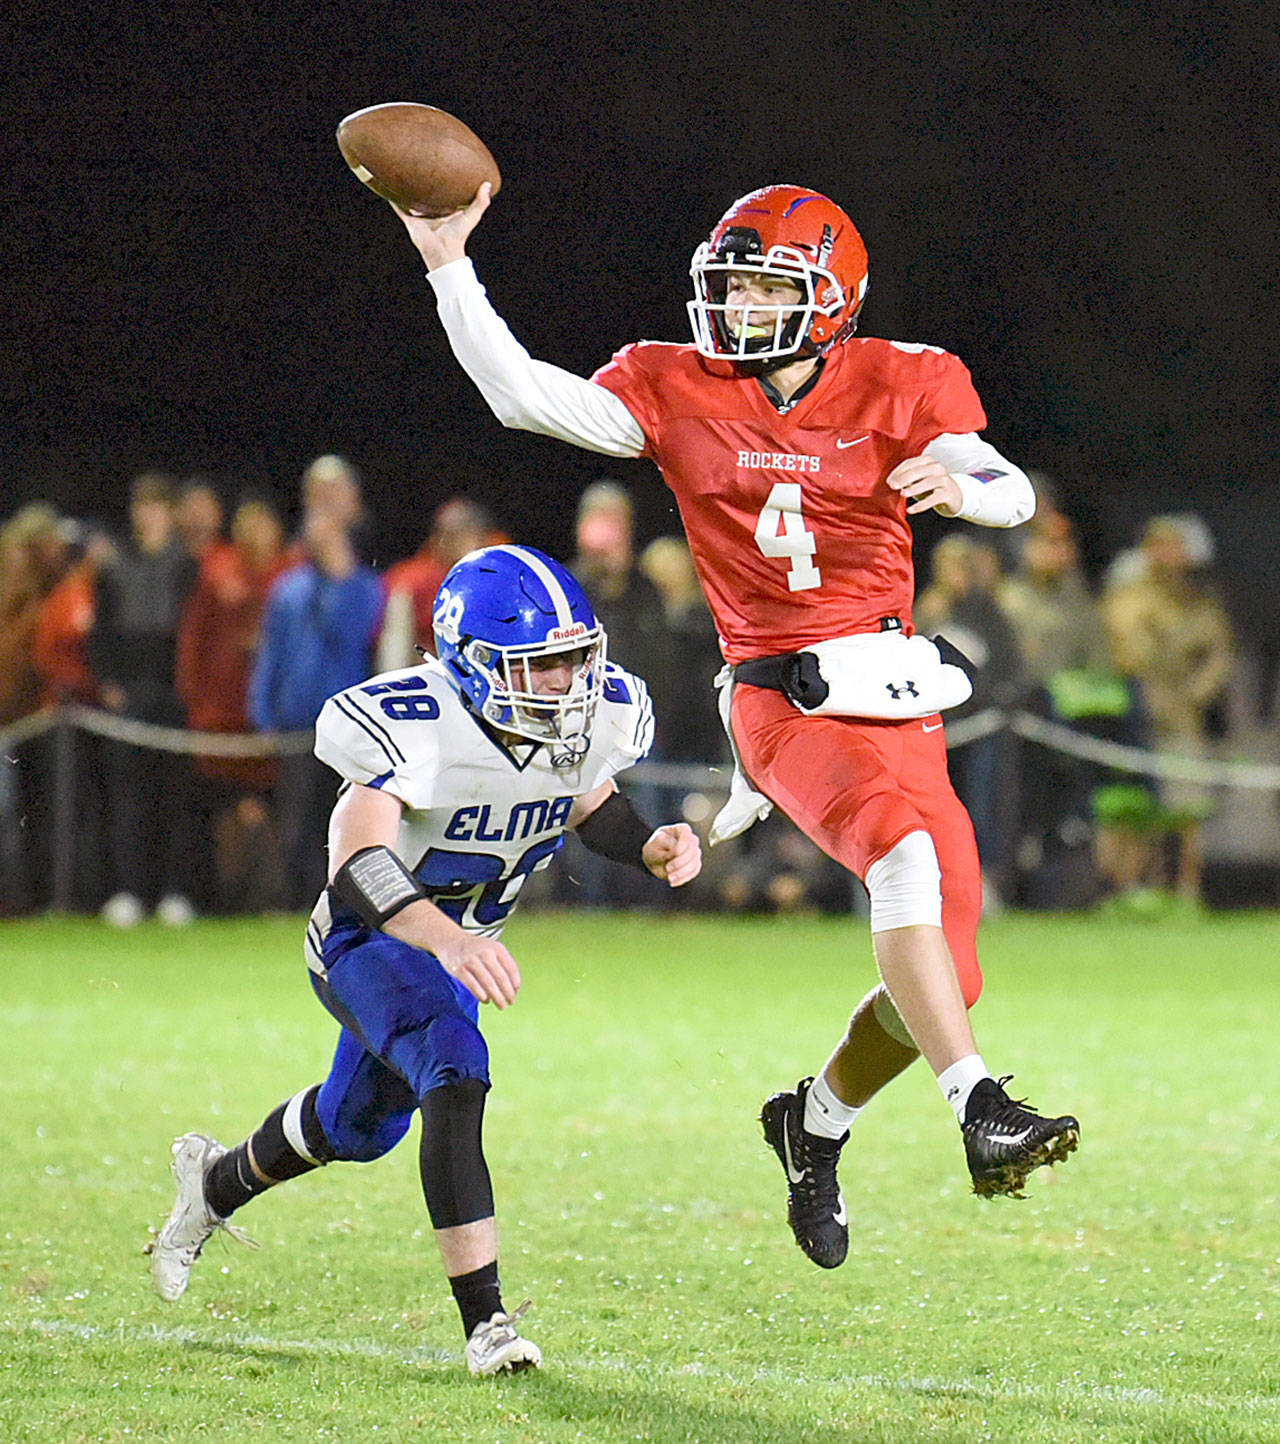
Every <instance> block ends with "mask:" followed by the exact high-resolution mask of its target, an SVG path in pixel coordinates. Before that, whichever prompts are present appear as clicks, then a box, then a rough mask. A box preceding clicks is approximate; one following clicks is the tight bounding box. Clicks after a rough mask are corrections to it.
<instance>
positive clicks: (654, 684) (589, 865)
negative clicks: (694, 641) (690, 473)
mask: <svg viewBox="0 0 1280 1444" xmlns="http://www.w3.org/2000/svg"><path fill="white" fill-rule="evenodd" d="M633 527H634V523H633V516H632V507H631V498H630V496H629V495H628V494H627V491H626V489H625V488H624V487H623V486H622V485H621V483H619V482H617V481H611V480H609V479H603V480H600V481H596V482H593V483H592V484H591V485H590V486H589V487H587V489H586V490H585V491H584V492H583V493H582V497H581V499H580V501H579V503H578V515H577V525H576V531H575V535H576V543H577V551H576V554H575V556H574V559H573V561H572V562H571V563H570V565H569V570H570V571H571V572H572V573H573V575H574V576H575V577H576V578H577V579H578V581H579V583H580V584H581V586H582V590H583V591H584V592H586V594H587V598H588V600H589V601H590V603H591V605H592V607H593V608H594V610H595V613H596V616H597V617H599V619H600V623H601V625H602V626H603V627H604V629H605V633H606V634H607V636H608V638H609V657H610V660H611V661H614V662H617V663H618V665H619V666H620V667H625V668H626V669H627V670H628V671H632V672H637V673H638V674H639V675H640V676H642V677H644V678H645V680H646V681H647V682H648V684H649V691H650V695H651V697H652V699H653V711H654V718H655V721H656V725H657V740H656V742H655V744H654V749H653V754H652V756H653V760H654V761H655V762H663V761H667V760H669V759H670V757H671V755H672V754H671V747H672V744H673V741H674V737H673V732H674V731H675V729H676V728H678V726H679V717H678V715H677V713H676V709H675V707H674V706H673V705H672V704H673V702H674V701H675V698H674V695H673V690H674V688H673V684H674V675H673V674H674V654H673V650H672V644H671V634H670V632H669V631H668V629H667V619H666V613H665V611H664V609H663V605H662V597H661V596H660V595H659V593H658V589H657V588H656V587H655V586H654V585H653V583H652V582H651V581H650V580H649V578H648V577H646V576H645V575H644V573H643V572H642V571H641V570H640V569H639V567H638V566H637V565H636V559H635V551H634V543H633ZM635 795H636V797H637V798H638V799H639V800H640V805H641V806H642V807H644V808H645V809H646V810H648V811H653V810H655V809H660V808H661V806H663V805H664V802H663V799H662V797H661V794H660V793H659V792H658V791H657V790H651V789H646V788H637V790H636V794H635ZM563 875H567V876H568V877H569V879H570V881H571V883H572V885H573V891H572V893H571V894H569V895H568V896H567V897H565V899H564V901H572V902H574V903H582V904H585V905H587V906H592V905H601V904H614V905H618V906H639V905H641V904H642V902H645V901H653V897H652V894H651V893H650V892H649V891H648V890H647V889H644V888H643V880H642V879H639V878H637V876H636V875H635V872H634V869H631V868H625V867H622V866H620V865H619V864H617V863H612V862H610V861H609V860H608V859H607V858H601V857H597V856H595V855H594V854H592V853H590V852H588V851H587V850H586V849H585V848H583V847H581V846H579V845H578V843H577V842H576V840H575V839H570V840H569V841H568V843H567V844H566V847H565V853H564V868H563V870H562V876H563ZM668 902H669V899H667V898H663V899H661V900H660V902H658V903H657V904H656V905H659V906H665V905H667V903H668Z"/></svg>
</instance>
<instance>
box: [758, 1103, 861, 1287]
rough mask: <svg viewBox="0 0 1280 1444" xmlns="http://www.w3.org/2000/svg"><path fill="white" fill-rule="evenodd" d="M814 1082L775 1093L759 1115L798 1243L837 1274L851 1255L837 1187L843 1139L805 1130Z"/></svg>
mask: <svg viewBox="0 0 1280 1444" xmlns="http://www.w3.org/2000/svg"><path fill="white" fill-rule="evenodd" d="M812 1082H813V1079H812V1078H804V1079H801V1081H800V1082H799V1083H797V1084H796V1091H795V1092H794V1093H775V1094H774V1095H773V1097H772V1098H770V1099H768V1100H767V1101H766V1103H765V1105H764V1107H763V1108H762V1109H761V1110H760V1122H761V1125H762V1126H763V1128H764V1139H765V1142H766V1143H767V1144H768V1145H769V1147H770V1148H772V1149H773V1151H774V1152H775V1153H776V1154H777V1155H778V1161H779V1162H780V1163H781V1164H782V1167H783V1170H784V1171H785V1172H786V1175H787V1219H788V1221H789V1222H790V1224H791V1231H792V1233H794V1234H795V1236H796V1243H798V1244H799V1245H800V1247H801V1248H802V1249H803V1250H804V1252H805V1254H806V1255H807V1257H809V1258H811V1259H812V1260H813V1262H814V1263H816V1264H817V1265H818V1267H819V1268H824V1269H834V1268H839V1266H840V1265H841V1264H842V1263H843V1262H844V1260H845V1255H846V1254H847V1253H848V1252H849V1225H848V1217H847V1215H846V1214H845V1209H844V1199H843V1198H842V1197H841V1196H840V1185H839V1183H838V1182H837V1181H836V1164H837V1163H838V1162H839V1161H840V1150H841V1148H843V1147H844V1142H845V1138H848V1136H849V1135H848V1133H846V1134H845V1135H844V1138H820V1137H819V1136H818V1135H817V1134H816V1133H807V1132H806V1131H805V1128H804V1100H805V1097H806V1096H807V1094H808V1092H809V1085H810V1084H811V1083H812Z"/></svg>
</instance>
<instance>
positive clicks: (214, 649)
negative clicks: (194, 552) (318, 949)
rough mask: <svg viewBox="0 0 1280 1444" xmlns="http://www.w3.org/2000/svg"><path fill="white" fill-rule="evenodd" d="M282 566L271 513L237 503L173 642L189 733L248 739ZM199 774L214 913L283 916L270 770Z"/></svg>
mask: <svg viewBox="0 0 1280 1444" xmlns="http://www.w3.org/2000/svg"><path fill="white" fill-rule="evenodd" d="M284 566H285V561H284V528H283V526H282V524H281V521H280V517H279V515H278V514H277V513H276V511H275V508H274V507H273V506H271V504H270V503H269V502H266V501H263V500H259V499H256V498H255V499H250V500H246V501H242V502H241V503H240V505H239V506H238V507H237V508H236V512H235V516H234V518H233V520H232V524H231V541H230V542H229V543H228V544H227V545H225V546H215V547H213V548H212V549H211V550H209V551H207V552H206V555H205V560H204V563H203V565H202V566H201V568H200V578H199V581H198V582H197V584H196V588H195V591H194V592H193V593H192V596H191V598H190V600H189V601H188V603H187V606H186V609H185V611H184V612H183V615H182V624H181V627H180V628H179V632H178V672H177V676H178V691H179V694H180V695H181V697H182V700H183V703H184V705H185V707H186V713H187V726H188V727H190V728H191V729H192V730H193V731H197V732H229V733H245V732H249V731H250V730H251V724H250V722H249V713H248V688H249V674H250V671H251V669H252V666H253V658H254V655H255V653H256V652H257V649H258V632H259V626H260V623H261V620H262V612H263V608H264V606H265V605H266V600H267V594H268V592H269V591H270V589H271V586H272V584H273V583H274V582H275V580H276V578H277V577H278V576H279V575H280V573H281V572H282V570H283V569H284ZM196 771H197V773H198V774H199V776H200V778H201V784H202V785H201V787H200V788H199V792H200V795H201V801H202V808H201V811H202V813H203V814H204V815H205V817H206V819H207V821H208V823H209V826H208V828H207V832H208V835H209V839H210V842H211V845H212V847H213V857H214V863H215V866H214V870H213V871H214V877H215V880H216V881H215V889H216V893H215V897H214V899H213V901H214V902H215V904H216V906H217V907H218V909H219V910H220V911H223V912H234V911H252V912H261V911H267V910H270V909H272V908H278V907H280V906H281V905H282V898H283V863H282V860H281V856H280V847H279V843H278V840H277V838H276V836H275V830H274V824H273V822H272V819H271V816H270V812H269V810H268V807H267V804H266V794H267V793H268V791H269V790H270V788H271V786H272V784H273V782H274V781H275V764H274V762H273V761H272V760H271V759H268V758H236V757H200V758H197V759H196Z"/></svg>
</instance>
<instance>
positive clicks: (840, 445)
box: [836, 431, 871, 451]
mask: <svg viewBox="0 0 1280 1444" xmlns="http://www.w3.org/2000/svg"><path fill="white" fill-rule="evenodd" d="M870 437H871V433H870V432H869V431H868V432H867V434H866V435H865V436H855V437H854V438H853V440H852V441H842V440H841V439H840V438H839V437H838V436H837V437H836V450H837V451H848V449H849V448H850V447H851V446H857V444H858V443H859V442H860V441H867V440H869V439H870Z"/></svg>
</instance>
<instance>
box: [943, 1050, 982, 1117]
mask: <svg viewBox="0 0 1280 1444" xmlns="http://www.w3.org/2000/svg"><path fill="white" fill-rule="evenodd" d="M990 1077H991V1074H990V1073H989V1072H988V1071H987V1065H986V1064H985V1063H984V1062H983V1061H982V1054H981V1053H970V1054H969V1056H968V1057H967V1058H961V1059H960V1060H959V1061H958V1062H955V1063H952V1064H951V1066H950V1067H949V1068H944V1069H943V1070H942V1072H941V1073H939V1074H938V1087H939V1088H941V1089H942V1096H943V1097H944V1098H945V1099H946V1100H947V1102H948V1103H950V1104H951V1106H952V1108H954V1109H955V1111H956V1117H957V1118H958V1119H959V1120H960V1122H961V1123H963V1122H964V1110H965V1108H966V1106H967V1105H968V1102H969V1094H970V1093H972V1092H973V1085H974V1084H975V1083H980V1082H981V1081H982V1080H983V1079H984V1078H990Z"/></svg>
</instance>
